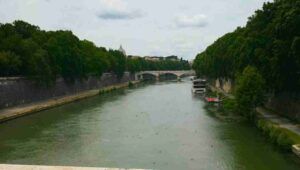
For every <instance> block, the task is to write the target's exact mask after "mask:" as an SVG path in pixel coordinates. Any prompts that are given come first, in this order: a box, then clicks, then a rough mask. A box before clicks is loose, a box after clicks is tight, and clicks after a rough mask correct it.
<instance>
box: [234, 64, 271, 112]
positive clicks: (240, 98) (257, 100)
mask: <svg viewBox="0 0 300 170" xmlns="http://www.w3.org/2000/svg"><path fill="white" fill-rule="evenodd" d="M264 87H265V81H264V79H263V77H262V76H261V75H260V74H259V72H258V71H257V69H256V68H254V67H251V66H248V67H246V68H245V69H244V71H243V73H242V74H241V75H239V76H238V78H237V84H236V91H235V97H236V102H237V107H238V111H239V112H241V113H243V114H244V115H246V116H250V117H251V116H252V115H251V114H252V113H253V109H255V108H256V107H257V106H258V105H260V104H262V103H263V102H264V94H265V93H264Z"/></svg>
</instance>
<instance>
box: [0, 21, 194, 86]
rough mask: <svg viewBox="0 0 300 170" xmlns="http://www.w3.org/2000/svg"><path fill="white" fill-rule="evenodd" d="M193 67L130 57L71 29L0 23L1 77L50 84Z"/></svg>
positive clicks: (22, 23) (182, 62) (178, 63)
mask: <svg viewBox="0 0 300 170" xmlns="http://www.w3.org/2000/svg"><path fill="white" fill-rule="evenodd" d="M161 69H162V70H178V69H180V70H182V69H190V65H189V64H188V62H187V61H184V60H180V61H171V60H165V61H157V62H153V61H147V60H145V59H143V58H139V59H128V58H126V56H125V55H124V54H123V53H121V52H120V51H118V50H113V49H109V50H107V49H106V48H104V47H97V46H96V45H95V44H94V43H93V42H91V41H88V40H80V39H79V38H78V37H77V36H76V35H74V34H73V33H72V32H71V31H62V30H58V31H44V30H41V29H40V28H39V27H38V26H34V25H31V24H29V23H27V22H24V21H15V22H13V23H6V24H0V77H11V76H24V77H27V78H30V79H33V80H35V81H36V82H37V83H39V84H44V85H51V84H52V83H54V82H55V80H56V79H57V78H58V77H63V78H64V79H65V80H66V81H69V82H74V81H75V80H81V79H85V78H87V77H88V76H101V75H102V73H103V72H113V73H115V74H116V75H118V76H119V77H122V75H123V74H124V72H125V71H127V70H129V71H130V72H137V71H142V70H161Z"/></svg>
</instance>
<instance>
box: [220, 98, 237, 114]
mask: <svg viewBox="0 0 300 170" xmlns="http://www.w3.org/2000/svg"><path fill="white" fill-rule="evenodd" d="M222 105H223V110H224V112H226V113H236V111H237V103H236V100H235V99H230V98H225V99H223V102H222Z"/></svg>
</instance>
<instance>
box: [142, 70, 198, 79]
mask: <svg viewBox="0 0 300 170" xmlns="http://www.w3.org/2000/svg"><path fill="white" fill-rule="evenodd" d="M168 75H170V76H174V77H176V78H177V80H178V79H180V78H182V77H186V76H193V75H195V71H193V70H166V71H162V70H161V71H141V72H138V73H136V80H144V79H155V80H159V79H160V77H161V76H168Z"/></svg>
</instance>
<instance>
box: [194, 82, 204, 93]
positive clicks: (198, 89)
mask: <svg viewBox="0 0 300 170" xmlns="http://www.w3.org/2000/svg"><path fill="white" fill-rule="evenodd" d="M192 91H193V93H195V94H204V93H205V92H206V80H205V79H194V80H193V89H192Z"/></svg>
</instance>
